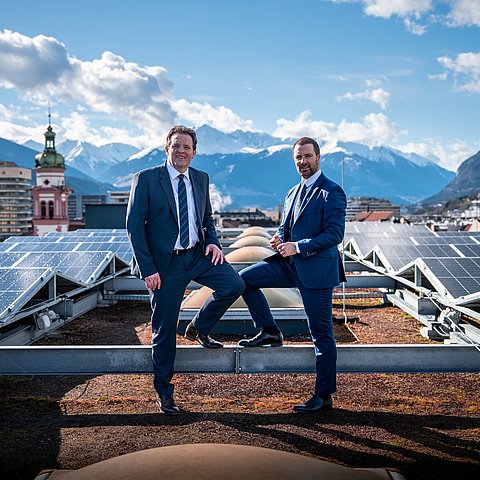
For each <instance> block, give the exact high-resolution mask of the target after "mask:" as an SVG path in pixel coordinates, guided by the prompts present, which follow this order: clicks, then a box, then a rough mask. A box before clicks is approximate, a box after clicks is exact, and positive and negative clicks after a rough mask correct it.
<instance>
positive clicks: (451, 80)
mask: <svg viewBox="0 0 480 480" xmlns="http://www.w3.org/2000/svg"><path fill="white" fill-rule="evenodd" d="M479 100H480V0H442V1H434V0H302V1H296V0H243V1H239V2H228V1H220V0H203V1H198V0H197V1H191V0H184V1H182V2H172V1H168V2H167V1H153V0H150V1H149V0H136V1H127V0H125V1H118V0H116V1H113V0H96V1H91V0H82V2H74V1H65V0H63V1H60V0H50V1H49V2H38V1H23V0H17V1H16V2H11V3H10V4H9V6H8V9H3V10H2V15H1V17H0V136H1V137H3V138H7V139H10V140H15V141H19V142H22V141H25V140H28V139H30V138H32V139H35V140H36V141H39V142H41V141H42V139H43V135H42V134H43V131H44V129H45V123H46V111H47V105H48V102H50V103H51V106H52V123H53V124H54V125H55V128H56V131H57V133H58V139H59V140H60V141H61V140H62V139H65V138H69V139H73V140H76V139H82V140H86V141H89V142H91V143H95V144H97V145H99V144H104V143H109V142H112V141H122V142H124V143H132V144H135V145H137V146H142V147H143V146H148V145H153V144H161V143H162V141H163V137H164V135H165V132H166V131H167V130H168V129H169V127H170V126H171V125H172V124H174V123H179V122H181V123H185V124H186V125H191V126H197V127H198V126H200V125H202V124H208V125H210V126H212V127H215V128H218V129H220V130H222V131H226V132H229V131H233V130H236V129H243V130H257V131H265V132H267V133H270V134H272V135H275V136H279V137H290V136H293V137H296V136H301V135H310V136H314V137H316V138H317V139H319V140H320V141H321V142H322V143H323V142H325V143H326V145H330V144H333V143H334V142H336V141H338V140H340V141H356V142H360V143H365V144H367V145H370V146H374V145H387V146H393V147H396V148H399V149H401V150H404V151H415V152H416V153H419V154H422V155H425V156H427V157H429V158H432V159H434V160H436V161H437V162H438V163H440V164H441V165H442V166H445V167H447V168H449V169H451V170H455V169H456V167H457V166H458V165H459V163H460V162H461V161H463V160H465V159H466V158H467V157H468V156H470V155H472V154H473V153H475V152H477V151H478V150H479V149H480V128H479V127H478V119H477V118H478V112H479V111H480V101H479Z"/></svg>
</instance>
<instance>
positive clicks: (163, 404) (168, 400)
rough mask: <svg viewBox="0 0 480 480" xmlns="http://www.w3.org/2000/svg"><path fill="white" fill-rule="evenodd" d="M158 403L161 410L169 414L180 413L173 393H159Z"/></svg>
mask: <svg viewBox="0 0 480 480" xmlns="http://www.w3.org/2000/svg"><path fill="white" fill-rule="evenodd" d="M157 403H158V406H159V407H160V410H161V411H162V412H163V413H165V414H167V415H179V414H180V409H179V408H178V405H177V404H176V403H175V399H174V398H173V395H157Z"/></svg>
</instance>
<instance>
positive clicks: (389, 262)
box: [345, 222, 480, 299]
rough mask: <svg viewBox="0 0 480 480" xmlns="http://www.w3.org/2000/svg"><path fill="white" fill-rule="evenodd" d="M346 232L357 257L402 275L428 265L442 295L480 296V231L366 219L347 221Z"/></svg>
mask: <svg viewBox="0 0 480 480" xmlns="http://www.w3.org/2000/svg"><path fill="white" fill-rule="evenodd" d="M346 232H347V233H346V235H345V246H346V248H345V250H346V252H349V253H350V254H351V255H353V258H358V259H359V260H360V261H362V262H365V263H367V264H371V265H372V266H375V267H376V268H379V269H382V268H383V269H384V271H385V272H389V273H396V274H399V275H402V274H403V273H404V272H405V271H406V269H407V268H408V267H409V265H411V268H414V266H415V265H422V266H423V264H424V265H426V266H427V269H428V270H427V273H426V274H427V275H429V276H430V277H431V278H430V279H429V280H430V283H431V284H432V285H438V286H439V287H438V288H439V290H440V291H439V293H440V294H442V295H447V296H450V297H451V298H453V299H458V298H460V297H464V296H467V295H473V296H475V295H476V294H478V297H480V263H479V259H480V233H479V232H432V231H431V230H429V229H428V228H426V227H424V226H420V225H416V226H410V225H402V224H390V223H389V224H382V223H380V224H366V223H363V222H362V223H359V222H351V223H347V227H346ZM422 262H424V263H423V264H422ZM422 273H424V272H423V271H422ZM475 298H476V297H475Z"/></svg>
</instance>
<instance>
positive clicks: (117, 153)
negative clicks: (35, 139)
mask: <svg viewBox="0 0 480 480" xmlns="http://www.w3.org/2000/svg"><path fill="white" fill-rule="evenodd" d="M57 151H58V152H59V153H61V154H62V155H63V156H64V157H65V163H66V164H67V165H68V166H70V167H74V168H77V169H78V170H81V171H82V172H85V173H86V174H87V175H89V176H91V177H93V178H95V179H97V180H98V179H99V178H100V177H101V176H102V174H103V173H104V172H105V171H106V170H108V169H109V168H110V167H112V166H114V165H116V164H117V163H119V162H121V161H123V160H125V159H127V158H128V157H130V156H131V155H133V154H134V153H136V152H138V148H136V147H133V146H132V145H126V144H123V143H109V144H107V145H102V146H101V147H96V146H95V145H92V144H91V143H87V142H80V141H72V140H66V141H64V142H62V143H60V144H59V145H57Z"/></svg>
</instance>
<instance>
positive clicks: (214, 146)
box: [0, 126, 454, 208]
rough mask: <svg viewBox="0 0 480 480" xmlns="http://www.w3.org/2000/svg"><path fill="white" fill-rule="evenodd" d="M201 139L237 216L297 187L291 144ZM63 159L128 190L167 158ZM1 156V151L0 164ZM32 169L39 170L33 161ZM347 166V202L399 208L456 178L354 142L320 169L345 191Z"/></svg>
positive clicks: (242, 137) (94, 153) (326, 157)
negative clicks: (384, 202)
mask: <svg viewBox="0 0 480 480" xmlns="http://www.w3.org/2000/svg"><path fill="white" fill-rule="evenodd" d="M197 136H198V146H197V155H196V157H195V158H194V160H193V163H192V166H194V167H196V168H199V169H201V170H204V171H206V172H207V173H208V174H209V175H210V179H211V183H212V184H214V185H215V187H216V189H217V191H218V193H219V195H220V196H222V195H223V196H225V197H227V196H228V197H229V198H230V199H231V202H232V203H231V207H232V208H239V207H247V206H249V207H255V206H257V207H261V208H271V207H273V206H275V205H278V204H281V203H282V202H283V199H284V195H285V193H286V191H287V190H288V189H289V188H290V187H291V186H292V185H293V184H295V183H297V182H298V179H299V178H298V173H297V172H296V170H295V166H294V163H293V160H292V152H291V147H292V144H293V140H292V141H290V142H288V140H287V144H285V141H284V140H281V139H278V138H275V137H272V136H270V135H268V134H265V133H259V132H242V131H236V132H233V133H230V134H226V133H222V132H219V131H218V130H215V129H213V128H211V127H207V126H202V127H200V128H198V129H197ZM22 148H25V147H22ZM25 150H28V149H26V148H25ZM30 151H31V150H30ZM58 151H59V152H60V153H62V154H63V155H64V156H65V158H66V160H67V165H68V169H67V172H66V173H67V175H73V174H74V173H75V172H78V171H80V172H81V173H82V174H83V175H89V176H91V177H93V178H94V179H95V180H96V181H98V182H108V183H110V184H112V183H113V184H114V185H115V187H117V188H122V189H128V188H129V187H130V183H131V178H132V175H133V174H134V173H135V172H137V171H139V170H143V169H145V168H149V167H153V166H156V165H159V164H161V163H163V162H164V161H165V158H166V155H165V150H164V146H163V145H158V146H153V147H148V148H145V149H144V150H141V151H139V150H137V149H135V147H132V146H130V145H124V144H110V145H105V146H103V147H95V146H93V145H90V144H88V143H81V142H63V143H61V144H60V145H58ZM1 153H2V151H1V148H0V158H1ZM5 159H7V158H5ZM29 161H30V162H31V163H32V166H33V157H31V158H30V160H29ZM342 162H343V164H344V187H345V191H346V193H347V195H349V196H370V197H381V198H387V199H389V200H391V201H393V202H396V203H400V204H406V203H414V202H418V201H420V200H422V199H424V198H427V197H430V196H432V195H434V194H436V193H437V192H438V191H439V190H441V189H442V188H443V187H444V186H445V185H447V184H448V182H449V181H451V180H452V178H453V177H454V173H453V172H449V171H447V170H445V169H443V168H442V167H440V166H439V165H437V164H436V163H434V162H432V161H431V160H428V159H426V158H424V157H421V156H419V155H416V154H415V153H410V154H404V153H402V152H400V151H398V150H395V149H393V148H388V147H373V148H370V147H368V146H366V145H361V144H358V143H352V142H350V143H346V142H344V143H338V144H335V145H324V146H322V159H321V168H322V170H323V171H324V172H325V174H326V175H327V176H328V177H330V178H332V179H333V180H334V181H336V182H337V183H339V184H341V181H342V173H341V172H342ZM75 168H76V169H77V170H75ZM80 172H78V173H80Z"/></svg>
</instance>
